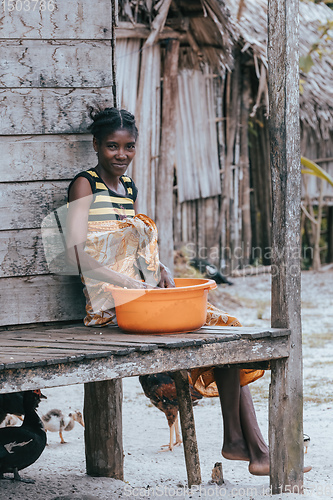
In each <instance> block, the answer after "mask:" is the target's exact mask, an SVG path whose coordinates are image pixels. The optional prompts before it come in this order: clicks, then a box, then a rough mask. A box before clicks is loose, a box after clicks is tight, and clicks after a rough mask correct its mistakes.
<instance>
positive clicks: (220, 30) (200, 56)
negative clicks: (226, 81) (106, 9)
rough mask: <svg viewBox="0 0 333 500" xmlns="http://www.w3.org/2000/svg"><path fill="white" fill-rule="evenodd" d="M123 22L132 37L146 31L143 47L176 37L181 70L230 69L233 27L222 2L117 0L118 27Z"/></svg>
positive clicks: (201, 0) (212, 0) (200, 0)
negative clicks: (204, 63)
mask: <svg viewBox="0 0 333 500" xmlns="http://www.w3.org/2000/svg"><path fill="white" fill-rule="evenodd" d="M126 22H127V23H129V22H130V23H131V24H130V25H129V26H128V27H129V29H130V30H131V32H132V33H131V37H133V36H134V34H135V32H136V33H137V35H138V37H141V38H145V36H144V33H145V32H144V29H145V28H146V29H147V36H146V38H147V41H146V46H147V45H152V44H153V43H155V42H156V41H157V38H159V39H161V38H173V37H177V38H179V39H180V41H181V56H180V66H182V67H187V68H195V67H198V66H200V63H201V62H206V63H208V64H209V65H210V67H211V68H212V69H220V68H221V67H222V68H225V67H229V68H230V67H231V64H232V55H231V48H232V45H233V42H234V28H233V26H232V25H231V23H230V22H229V13H228V11H227V10H226V8H225V6H224V3H223V2H222V1H221V0H194V1H189V0H159V1H156V0H119V28H122V27H124V26H125V24H124V23H126ZM119 32H120V30H119V29H118V33H119ZM117 36H118V37H119V35H117Z"/></svg>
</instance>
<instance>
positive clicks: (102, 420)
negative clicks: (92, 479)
mask: <svg viewBox="0 0 333 500" xmlns="http://www.w3.org/2000/svg"><path fill="white" fill-rule="evenodd" d="M122 399H123V390H122V380H121V379H117V380H105V381H103V382H90V383H89V384H84V410H83V413H84V423H85V431H84V439H85V450H86V465H87V474H89V476H103V477H113V478H114V479H121V480H123V479H124V454H123V442H122Z"/></svg>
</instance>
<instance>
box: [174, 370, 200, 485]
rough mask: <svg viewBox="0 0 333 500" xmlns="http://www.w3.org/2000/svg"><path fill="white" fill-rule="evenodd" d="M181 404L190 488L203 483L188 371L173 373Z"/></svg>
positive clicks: (181, 421)
mask: <svg viewBox="0 0 333 500" xmlns="http://www.w3.org/2000/svg"><path fill="white" fill-rule="evenodd" d="M172 376H173V379H174V381H175V384H176V390H177V399H178V404H179V415H180V424H181V428H182V436H183V443H184V454H185V462H186V470H187V482H188V487H189V488H191V486H193V485H195V484H196V485H197V484H200V483H201V471H200V461H199V452H198V445H197V438H196V434H195V425H194V417H193V406H192V399H191V393H190V385H189V382H188V374H187V371H186V370H182V371H179V372H174V373H173V375H172Z"/></svg>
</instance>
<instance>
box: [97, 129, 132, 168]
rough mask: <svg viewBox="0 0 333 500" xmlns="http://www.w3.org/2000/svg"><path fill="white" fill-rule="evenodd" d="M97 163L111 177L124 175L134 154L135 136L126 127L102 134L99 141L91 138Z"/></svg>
mask: <svg viewBox="0 0 333 500" xmlns="http://www.w3.org/2000/svg"><path fill="white" fill-rule="evenodd" d="M93 145H94V149H95V151H96V152H97V155H98V164H99V166H100V167H102V169H103V170H104V171H105V172H107V173H108V174H109V175H112V176H113V177H120V176H121V175H124V173H125V172H126V170H127V167H128V165H129V164H130V163H131V161H132V160H133V158H134V156H135V137H133V135H132V134H131V133H130V132H129V131H128V130H126V129H119V130H116V131H115V132H113V133H111V134H107V135H105V136H104V138H103V139H102V141H101V142H98V141H97V139H96V137H94V139H93Z"/></svg>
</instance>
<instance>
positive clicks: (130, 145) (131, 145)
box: [127, 144, 135, 149]
mask: <svg viewBox="0 0 333 500" xmlns="http://www.w3.org/2000/svg"><path fill="white" fill-rule="evenodd" d="M127 148H128V149H135V144H129V145H128V146H127Z"/></svg>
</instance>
